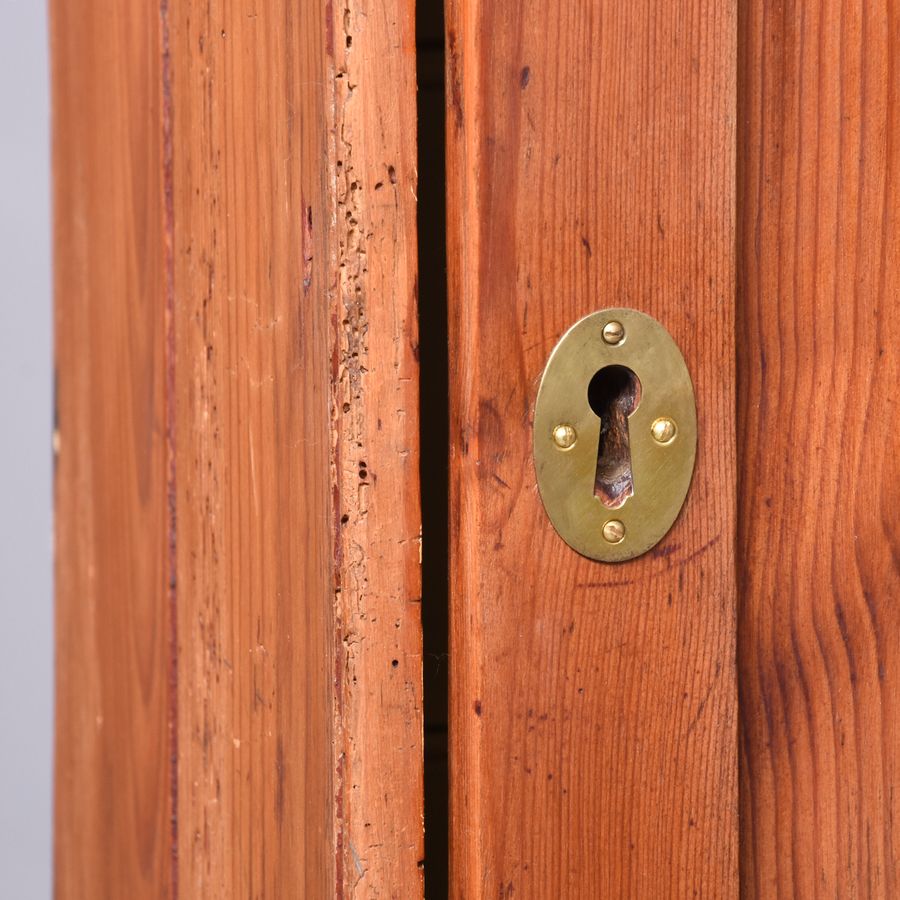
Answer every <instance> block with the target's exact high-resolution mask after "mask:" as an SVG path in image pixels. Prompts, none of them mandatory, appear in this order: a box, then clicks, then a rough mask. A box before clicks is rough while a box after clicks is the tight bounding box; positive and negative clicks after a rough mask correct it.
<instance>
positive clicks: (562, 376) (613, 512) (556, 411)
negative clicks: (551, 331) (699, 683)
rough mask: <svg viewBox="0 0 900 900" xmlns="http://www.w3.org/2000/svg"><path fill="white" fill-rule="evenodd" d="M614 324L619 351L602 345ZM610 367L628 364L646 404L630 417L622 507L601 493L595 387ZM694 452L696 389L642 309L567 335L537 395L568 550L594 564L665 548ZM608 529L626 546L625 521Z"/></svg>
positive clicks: (612, 313) (549, 499)
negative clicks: (591, 391)
mask: <svg viewBox="0 0 900 900" xmlns="http://www.w3.org/2000/svg"><path fill="white" fill-rule="evenodd" d="M611 322H615V323H619V324H620V325H621V326H622V328H623V329H624V337H623V338H622V339H621V340H620V341H619V342H618V343H614V344H610V343H609V342H608V339H605V338H604V328H606V327H607V325H609V323H611ZM608 334H609V332H608V331H607V338H608ZM606 366H624V367H626V368H628V369H630V370H631V371H632V372H633V373H634V374H635V375H636V376H637V378H638V380H639V381H640V394H639V396H640V400H639V402H638V405H637V408H636V409H635V410H634V412H633V413H631V415H630V416H629V417H628V420H627V422H628V446H629V451H630V459H631V476H632V479H633V494H632V495H631V496H628V497H627V499H625V501H624V503H622V505H621V506H617V507H615V508H611V507H609V506H607V505H605V504H604V503H603V502H602V501H601V499H600V497H598V496H596V495H595V479H596V474H597V454H598V444H599V440H600V428H601V422H600V418H599V417H598V416H597V415H596V414H595V413H594V411H593V410H592V409H591V406H590V404H589V402H588V385H589V383H590V381H591V379H592V378H593V376H594V375H595V374H596V373H597V372H598V371H600V370H601V369H603V368H605V367H606ZM560 426H565V427H566V429H572V431H573V433H574V436H575V437H574V440H573V441H572V442H571V444H569V445H568V446H565V447H562V446H561V444H560V440H559V439H560V435H561V434H563V433H565V434H567V435H568V430H560ZM670 432H671V433H672V435H673V436H672V437H671V438H670V439H667V438H668V437H669V433H670ZM661 438H662V439H663V440H662V442H661V440H660V439H661ZM563 443H567V441H564V442H563ZM696 449H697V410H696V405H695V401H694V386H693V384H692V383H691V377H690V374H689V373H688V370H687V366H686V365H685V362H684V358H683V357H682V355H681V351H680V350H679V349H678V346H677V345H676V344H675V341H674V340H673V339H672V337H671V335H669V333H668V332H667V331H666V330H665V328H663V326H662V325H660V324H659V322H657V321H656V320H655V319H653V318H651V317H650V316H648V315H645V314H644V313H641V312H638V311H637V310H634V309H607V310H601V311H600V312H596V313H592V314H591V315H589V316H587V317H585V318H584V319H582V320H581V321H580V322H577V323H576V324H575V325H573V326H572V327H571V328H570V329H569V330H568V331H567V332H566V333H565V334H564V335H563V337H562V339H561V340H560V341H559V343H558V344H557V345H556V347H555V348H554V350H553V352H552V353H551V354H550V359H549V360H548V362H547V366H546V368H545V369H544V375H543V378H542V379H541V386H540V389H539V390H538V396H537V403H536V405H535V412H534V463H535V470H536V472H537V482H538V487H539V489H540V493H541V499H542V500H543V502H544V507H545V509H546V510H547V515H548V516H549V517H550V521H551V522H552V523H553V526H554V528H555V529H556V530H557V532H558V533H559V534H560V536H561V537H562V538H563V540H565V541H566V543H567V544H569V546H570V547H572V548H573V549H574V550H577V551H578V552H579V553H581V554H583V555H584V556H587V557H590V558H591V559H596V560H600V561H602V562H622V561H624V560H628V559H633V558H634V557H635V556H639V555H640V554H641V553H645V552H646V551H647V550H649V549H650V548H651V547H653V546H654V545H655V544H657V543H658V542H659V541H660V540H662V538H663V537H664V536H665V535H666V533H667V532H668V531H669V529H670V528H671V527H672V524H673V523H674V522H675V519H676V518H677V517H678V513H679V512H680V510H681V507H682V505H683V504H684V500H685V497H686V496H687V492H688V488H689V487H690V483H691V476H692V474H693V471H694V458H695V456H696ZM610 522H614V523H621V526H622V528H623V529H624V536H623V537H622V538H621V539H620V540H618V541H615V542H611V541H610V540H608V536H610V535H611V534H612V535H618V533H619V531H620V530H621V529H620V527H619V525H618V524H616V525H615V527H613V528H606V527H605V526H606V525H607V524H608V523H610ZM605 535H606V536H605Z"/></svg>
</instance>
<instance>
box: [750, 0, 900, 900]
mask: <svg viewBox="0 0 900 900" xmlns="http://www.w3.org/2000/svg"><path fill="white" fill-rule="evenodd" d="M898 28H900V22H898V19H897V12H896V8H895V7H894V5H893V4H892V3H890V2H872V3H866V2H852V0H827V2H826V0H817V2H811V3H803V4H800V3H797V4H794V3H788V4H781V3H771V2H766V3H749V2H745V3H743V4H742V7H741V22H740V34H741V60H740V122H741V129H740V142H739V203H740V236H739V243H738V248H739V279H738V284H739V309H740V315H739V319H738V348H739V355H738V373H739V391H738V397H739V442H738V446H739V448H740V452H739V465H740V510H741V514H740V530H739V542H738V546H739V548H740V554H739V572H740V586H741V612H740V628H739V647H740V653H739V659H740V679H741V723H742V742H741V763H742V766H741V772H742V775H741V820H742V822H743V829H742V850H741V881H742V890H743V893H744V894H745V895H746V896H747V897H761V898H762V897H764V898H767V900H769V898H776V897H778V898H782V897H797V898H807V897H821V898H834V897H873V898H874V897H894V896H897V895H898V891H900V885H898V871H897V866H898V856H900V834H898V832H897V830H896V829H895V827H894V822H895V821H896V820H897V819H898V813H900V808H898V804H900V793H898V791H897V785H898V774H900V700H898V696H900V691H898V686H900V644H898V641H897V635H898V633H900V606H898V602H900V575H898V566H897V559H898V547H900V515H898V512H897V509H898V506H897V499H898V497H897V486H898V484H900V477H898V476H900V471H898V455H897V452H896V451H897V441H896V439H895V437H894V433H893V426H894V424H895V422H896V419H897V385H898V383H900V372H898V368H900V367H898V354H897V346H898V339H900V309H898V302H897V297H898V294H900V268H898V259H900V256H898V249H900V247H898V238H897V234H898V229H897V225H898V210H900V197H898V175H900V150H898V148H900V143H898V141H900V106H898V102H897V100H898V96H900V94H898V88H900V82H898V68H897V65H896V58H897V50H898V38H900V32H898Z"/></svg>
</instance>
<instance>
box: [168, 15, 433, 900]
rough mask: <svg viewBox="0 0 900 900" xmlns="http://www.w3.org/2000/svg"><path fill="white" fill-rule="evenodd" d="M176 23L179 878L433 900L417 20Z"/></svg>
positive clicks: (221, 891)
mask: <svg viewBox="0 0 900 900" xmlns="http://www.w3.org/2000/svg"><path fill="white" fill-rule="evenodd" d="M172 10H173V12H175V13H176V17H175V19H174V20H173V28H174V30H175V39H176V44H175V55H174V72H173V77H174V92H175V104H174V106H175V115H176V120H175V131H176V134H183V135H185V136H188V138H189V139H188V140H186V141H185V142H184V144H182V143H180V142H179V144H178V145H177V147H176V152H175V156H174V183H175V223H176V225H175V228H176V255H177V267H178V268H177V270H176V295H177V298H178V299H177V306H178V313H177V319H176V326H177V327H176V331H177V335H178V352H177V360H178V370H177V372H178V375H177V379H178V389H179V393H178V401H179V402H178V421H177V424H176V433H177V441H178V448H179V455H178V472H179V475H181V473H184V478H183V480H182V478H181V477H179V482H178V483H179V507H178V509H179V526H180V527H181V528H182V529H183V531H182V532H180V537H179V542H178V547H179V584H183V585H185V593H184V601H183V602H182V603H181V604H180V605H179V612H180V618H179V623H180V633H181V635H182V636H183V638H182V639H183V641H184V643H185V647H186V650H187V652H186V653H184V654H182V656H181V657H180V658H181V660H182V668H183V669H184V677H183V678H182V680H181V687H180V691H179V708H180V726H181V728H182V731H183V738H182V743H181V747H182V754H181V760H182V781H183V785H184V788H183V790H182V791H181V793H180V805H181V808H180V817H179V818H180V822H181V823H182V829H181V833H180V852H181V855H182V857H183V859H184V864H183V865H184V875H183V878H184V880H185V883H186V884H190V885H191V886H192V887H194V888H196V889H197V890H202V891H206V892H210V893H212V894H213V895H216V896H222V895H225V896H227V895H231V894H239V895H244V894H247V895H253V896H256V895H261V896H292V895H303V896H325V895H328V896H331V895H332V894H335V895H337V896H348V897H350V896H372V895H373V894H375V893H378V892H383V891H391V892H394V894H395V895H397V896H404V897H415V896H419V895H421V891H422V871H421V867H420V865H419V863H420V861H421V858H422V786H421V778H422V775H421V772H422V724H421V625H420V615H419V610H420V587H419V579H420V573H419V527H420V526H419V511H418V510H419V500H418V415H417V404H418V399H417V398H418V385H417V383H416V356H415V354H416V321H415V272H416V268H415V267H416V259H415V246H416V244H415V177H416V175H415V165H414V164H415V108H414V102H415V82H414V55H413V52H414V49H413V48H414V33H413V18H412V6H411V4H409V3H405V2H403V3H394V4H387V5H385V4H379V5H378V7H377V9H376V8H375V7H373V6H372V5H371V4H367V3H353V4H342V5H335V6H333V7H332V6H331V5H330V4H329V5H327V6H322V7H318V6H316V5H314V4H305V5H302V6H300V7H297V8H294V7H293V6H292V5H291V4H281V5H279V6H278V7H277V8H276V10H264V9H262V8H260V9H256V10H254V11H253V14H252V15H251V14H248V11H247V9H246V4H245V3H242V2H225V3H221V4H218V5H215V6H212V7H210V6H209V5H208V4H206V3H205V2H204V3H201V2H178V3H173V6H172ZM179 147H180V148H181V150H180V152H179V149H178V148H179ZM182 361H183V365H182ZM398 891H399V894H397V893H396V892H398Z"/></svg>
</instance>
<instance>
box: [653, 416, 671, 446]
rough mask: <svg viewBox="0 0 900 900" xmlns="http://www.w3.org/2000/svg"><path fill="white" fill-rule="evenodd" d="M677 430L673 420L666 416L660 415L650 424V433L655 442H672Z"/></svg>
mask: <svg viewBox="0 0 900 900" xmlns="http://www.w3.org/2000/svg"><path fill="white" fill-rule="evenodd" d="M677 431H678V428H677V427H676V426H675V422H674V421H673V420H672V419H670V418H669V417H668V416H660V417H659V418H658V419H654V420H653V424H652V425H651V426H650V433H651V434H652V435H653V440H654V441H656V443H657V444H670V443H672V441H673V440H675V434H676V432H677Z"/></svg>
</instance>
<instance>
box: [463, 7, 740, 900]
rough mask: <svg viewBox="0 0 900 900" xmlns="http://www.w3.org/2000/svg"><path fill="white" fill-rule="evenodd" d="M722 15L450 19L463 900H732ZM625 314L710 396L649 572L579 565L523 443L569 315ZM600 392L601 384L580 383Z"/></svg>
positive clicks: (726, 12) (633, 12)
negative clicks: (693, 459)
mask: <svg viewBox="0 0 900 900" xmlns="http://www.w3.org/2000/svg"><path fill="white" fill-rule="evenodd" d="M735 31H736V9H735V6H734V4H733V3H731V2H718V3H714V4H708V3H699V2H693V0H692V2H688V3H675V2H657V3H649V2H637V3H627V4H626V3H612V2H599V0H598V2H591V3H586V4H558V3H555V2H550V0H527V2H524V3H519V2H511V0H498V2H494V3H486V2H481V0H451V2H450V4H449V15H448V24H447V53H448V82H447V97H448V111H447V116H448V119H447V131H448V142H449V150H448V157H449V158H448V191H449V214H448V215H449V219H448V227H449V231H450V238H449V263H450V276H451V281H450V310H451V394H452V397H451V407H452V409H451V423H452V424H451V428H452V446H451V507H452V523H451V544H452V553H451V660H452V667H451V781H452V786H451V805H452V813H451V843H452V848H451V867H452V887H451V893H452V895H453V896H455V897H460V898H462V897H465V898H466V900H471V898H478V897H497V896H500V897H512V896H515V897H517V898H518V897H540V898H545V897H625V896H628V897H648V898H650V897H652V898H657V897H669V896H672V897H676V896H677V897H685V896H699V895H702V896H716V897H734V896H736V895H737V853H738V850H737V760H736V756H737V734H736V718H737V710H736V679H735V659H734V656H735V572H734V551H733V547H734V536H735V531H734V528H735V510H734V506H735V467H734V450H735V448H734V362H733V358H734V271H735V270H734V237H735V230H734V216H735V211H734V199H735V198H734V194H735V189H734V160H735V120H734V109H735V54H736V47H735ZM617 305H624V306H633V307H636V308H639V309H642V310H644V311H646V312H648V313H650V314H652V315H654V316H655V317H657V318H658V319H659V320H660V321H662V323H663V324H664V325H665V326H666V327H667V328H668V329H669V331H670V332H671V333H672V335H673V336H674V337H675V339H676V340H677V342H678V343H679V345H680V346H681V348H682V349H683V351H684V354H685V357H686V359H687V362H688V366H689V368H690V371H691V374H692V376H693V378H694V382H695V386H696V392H697V401H698V413H699V431H700V439H699V448H698V451H699V452H698V460H697V468H696V472H695V476H694V482H693V486H692V489H691V492H690V494H689V497H688V500H687V504H686V506H685V508H684V510H683V513H682V515H681V517H680V519H679V520H678V522H677V523H676V525H675V527H674V528H673V530H672V531H671V532H670V534H669V535H668V537H667V538H666V539H665V540H664V541H663V542H662V543H661V544H660V545H659V546H658V547H657V548H656V549H655V551H653V552H652V553H650V554H648V555H646V556H644V557H642V558H640V559H637V560H635V561H633V562H629V563H626V564H622V565H618V566H605V565H602V564H599V563H595V562H591V561H588V560H585V559H582V558H581V557H579V556H577V555H576V554H575V553H574V552H573V551H572V550H570V549H569V548H568V547H567V546H566V545H565V544H564V543H563V542H562V540H561V539H560V538H559V537H557V535H556V534H555V532H554V531H553V528H552V526H551V524H550V522H549V520H548V519H547V517H546V515H545V514H544V512H543V509H542V507H541V504H540V500H539V498H538V495H537V491H536V485H535V475H534V471H533V467H532V462H531V434H530V421H531V416H532V410H533V403H534V399H535V394H536V390H537V385H538V380H539V378H540V375H541V371H542V369H543V366H544V364H545V361H546V359H547V356H548V354H549V352H550V350H551V349H552V347H553V345H554V343H555V342H556V341H557V339H558V338H559V337H560V336H561V334H562V333H563V332H564V331H565V330H566V329H567V328H568V326H570V325H571V324H572V323H574V322H575V321H576V320H577V319H579V318H581V317H582V316H584V315H586V314H587V313H589V312H592V311H594V310H596V309H599V308H602V307H605V306H617ZM584 389H585V390H586V389H587V386H586V385H585V386H584Z"/></svg>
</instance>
